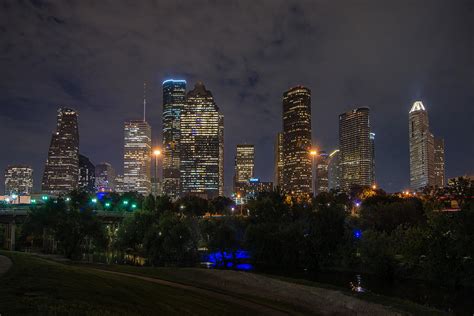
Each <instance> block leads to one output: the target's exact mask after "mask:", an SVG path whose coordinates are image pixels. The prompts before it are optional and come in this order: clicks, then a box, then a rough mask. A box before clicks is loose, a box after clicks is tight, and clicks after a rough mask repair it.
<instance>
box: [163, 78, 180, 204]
mask: <svg viewBox="0 0 474 316" xmlns="http://www.w3.org/2000/svg"><path fill="white" fill-rule="evenodd" d="M185 104H186V80H176V79H168V80H165V81H163V114H162V120H163V193H164V194H166V195H168V196H170V197H171V198H172V199H176V198H178V197H179V194H180V182H179V181H180V153H179V147H180V137H181V136H180V135H181V112H182V111H183V108H184V107H185Z"/></svg>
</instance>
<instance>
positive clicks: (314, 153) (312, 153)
mask: <svg viewBox="0 0 474 316" xmlns="http://www.w3.org/2000/svg"><path fill="white" fill-rule="evenodd" d="M309 153H310V155H311V156H316V155H317V154H318V151H317V150H315V149H312V150H311V151H310V152H309Z"/></svg>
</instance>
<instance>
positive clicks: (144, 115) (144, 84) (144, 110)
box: [143, 82, 146, 122]
mask: <svg viewBox="0 0 474 316" xmlns="http://www.w3.org/2000/svg"><path fill="white" fill-rule="evenodd" d="M143 122H146V82H143Z"/></svg>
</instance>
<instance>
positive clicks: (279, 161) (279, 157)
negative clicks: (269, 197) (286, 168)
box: [273, 133, 283, 189]
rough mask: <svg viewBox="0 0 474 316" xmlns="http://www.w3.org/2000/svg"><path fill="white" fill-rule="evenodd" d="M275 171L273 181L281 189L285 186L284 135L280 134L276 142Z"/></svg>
mask: <svg viewBox="0 0 474 316" xmlns="http://www.w3.org/2000/svg"><path fill="white" fill-rule="evenodd" d="M274 167H275V170H274V174H273V181H274V184H275V187H278V188H280V189H281V187H282V185H283V133H278V134H277V137H276V140H275V164H274Z"/></svg>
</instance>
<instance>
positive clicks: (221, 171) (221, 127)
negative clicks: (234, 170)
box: [219, 114, 224, 196]
mask: <svg viewBox="0 0 474 316" xmlns="http://www.w3.org/2000/svg"><path fill="white" fill-rule="evenodd" d="M219 196H224V115H223V114H219Z"/></svg>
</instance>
